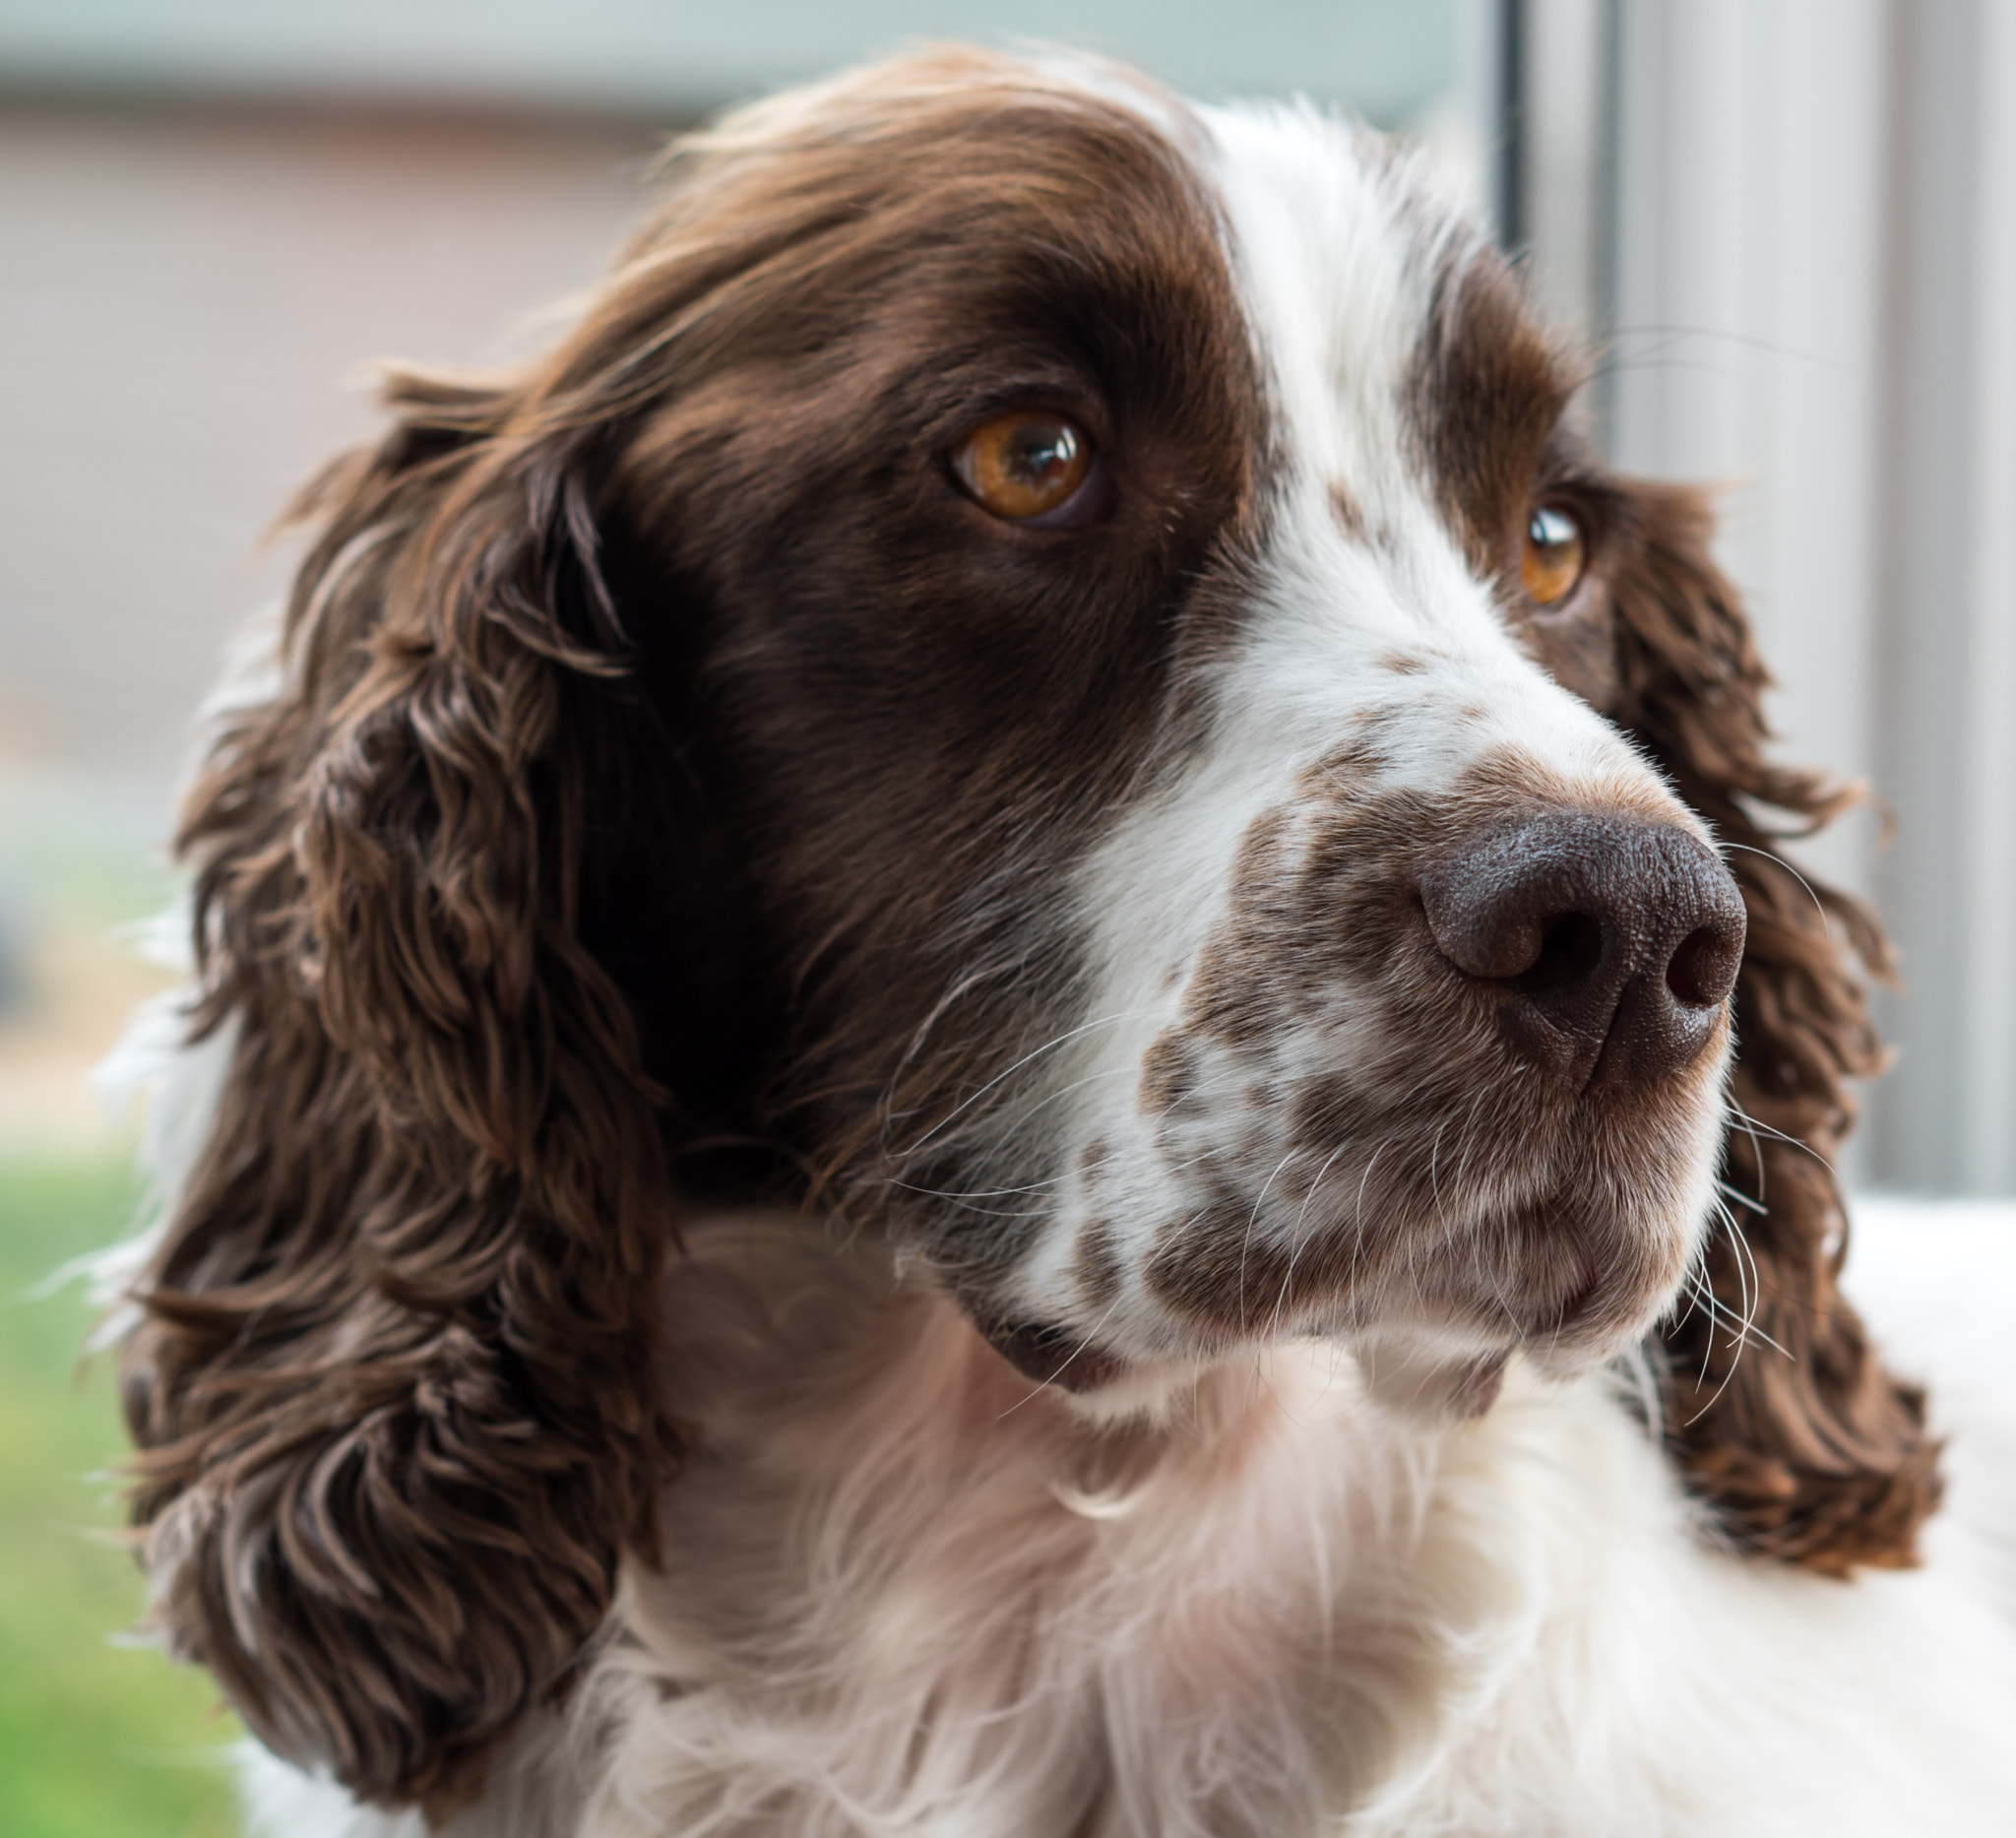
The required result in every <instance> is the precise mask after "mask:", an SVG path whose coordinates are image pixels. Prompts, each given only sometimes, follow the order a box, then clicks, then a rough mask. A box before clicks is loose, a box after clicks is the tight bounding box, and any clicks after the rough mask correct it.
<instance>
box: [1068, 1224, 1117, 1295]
mask: <svg viewBox="0 0 2016 1838" xmlns="http://www.w3.org/2000/svg"><path fill="white" fill-rule="evenodd" d="M1071 1280H1072V1282H1073V1283H1074V1284H1075V1285H1076V1286H1077V1289H1078V1293H1079V1295H1080V1296H1081V1297H1083V1298H1084V1299H1085V1302H1086V1305H1087V1306H1088V1307H1091V1308H1097V1309H1105V1308H1110V1307H1111V1306H1112V1305H1113V1301H1114V1299H1116V1298H1117V1297H1118V1296H1119V1294H1120V1284H1121V1280H1122V1275H1121V1268H1120V1253H1119V1249H1118V1247H1117V1245H1116V1244H1115V1243H1114V1240H1113V1228H1112V1223H1111V1222H1110V1221H1109V1220H1107V1219H1105V1218H1104V1217H1103V1216H1095V1217H1094V1218H1091V1219H1088V1220H1087V1221H1086V1222H1085V1224H1084V1225H1082V1226H1081V1227H1079V1229H1078V1242H1077V1244H1076V1245H1075V1246H1074V1247H1073V1250H1072V1254H1071Z"/></svg>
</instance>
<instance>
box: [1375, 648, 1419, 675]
mask: <svg viewBox="0 0 2016 1838" xmlns="http://www.w3.org/2000/svg"><path fill="white" fill-rule="evenodd" d="M1372 667H1373V668H1374V669H1375V670H1386V671H1388V672H1390V673H1391V674H1392V675H1395V676H1418V675H1419V674H1420V673H1421V672H1422V671H1423V670H1425V669H1426V668H1427V667H1428V661H1427V659H1425V658H1423V657H1422V656H1420V655H1419V653H1418V652H1413V651H1382V652H1380V654H1379V655H1378V656H1377V657H1376V658H1374V659H1373V660H1372Z"/></svg>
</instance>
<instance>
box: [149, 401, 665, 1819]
mask: <svg viewBox="0 0 2016 1838" xmlns="http://www.w3.org/2000/svg"><path fill="white" fill-rule="evenodd" d="M392 402H393V407H394V409H395V410H396V411H397V412H398V414H399V417H400V419H399V424H398V426H397V428H396V430H395V431H394V432H393V433H392V434H391V435H390V436H389V437H388V438H387V439H386V440H385V441H384V443H383V444H382V445H381V446H379V447H378V448H377V450H376V451H367V452H364V453H360V454H357V455H353V456H351V457H350V458H348V459H347V460H345V461H342V462H339V463H338V464H337V465H336V466H335V467H333V468H332V469H331V470H330V471H329V472H328V473H327V474H325V475H324V476H323V477H322V478H321V479H320V480H319V481H318V482H317V483H316V484H315V485H313V486H311V487H310V489H309V491H308V493H307V494H306V495H305V497H304V500H303V509H304V513H305V514H306V515H308V516H309V517H311V518H312V519H313V520H315V522H316V523H317V524H318V525H319V533H318V536H317V538H316V540H315V542H314V546H313V548H312V550H311V552H310V553H309V555H308V556H307V559H306V561H305V562H304V564H303V566H302V568H301V571H300V576H299V579H298V582H297V584H296V586H295V588H294V591H293V597H292V601H291V603H290V606H289V610H288V617H287V622H286V627H285V635H284V651H283V658H282V676H281V682H280V686H279V687H278V689H277V691H276V693H274V694H273V696H272V697H271V699H270V700H267V701H265V702H264V703H262V704H261V705H259V706H256V707H254V708H252V709H250V710H248V711H245V712H242V713H240V714H238V715H237V716H235V717H233V718H232V719H231V720H230V721H229V723H228V725H227V726H226V727H225V729H223V731H222V732H221V736H220V737H219V738H218V739H217V741H216V743H215V746H214V748H213V751H212V753H211V756H210V759H209V762H208V767H207V770H206V772H205V774H204V776H203V777H202V779H201V780H200V782H199V783H198V785H197V787H196V789H195V791H194V793H193V796H192V800H191V802H190V804H189V806H188V809H187V812H186V815H185V820H184V826H183V829H182V832H181V836H180V848H181V850H182V851H183V853H184V856H185V857H186V858H187V859H188V861H189V862H190V863H191V864H192V866H193V867H194V869H195V871H196V903H197V924H196V942H197V947H198V951H199V960H200V965H201V973H202V974H201V1000H200V1008H199V1010H198V1023H197V1025H198V1028H199V1030H202V1031H211V1030H217V1029H223V1028H230V1029H234V1030H235V1039H236V1046H235V1048H234V1058H233V1062H232V1065H231V1069H230V1073H229V1078H228V1083H227V1086H226V1088H225V1090H224V1092H223V1095H222V1097H221V1103H220V1105H219V1107H218V1109H217V1113H216V1116H215V1121H214V1124H213V1127H212V1134H211V1139H210V1141H209V1143H208V1146H207V1149H206V1150H205V1151H204V1153H203V1154H202V1156H201V1158H200V1159H199V1161H198V1163H197V1165H196V1167H195V1171H194V1173H193V1175H192V1176H191V1178H190V1179H189V1181H188V1182H187V1184H186V1186H185V1188H184V1190H183V1192H182V1193H181V1195H180V1198H179V1202H178V1204H177V1206H176V1210H175V1211H174V1214H173V1216H172V1217H171V1219H170V1221H169V1224H168V1229H167V1232H166V1235H165V1237H164V1239H163V1241H162V1243H161V1245H160V1247H159V1249H158V1253H157V1255H156V1256H155V1258H154V1260H153V1263H152V1265H151V1267H150V1268H149V1270H148V1271H147V1272H146V1274H145V1276H144V1278H143V1280H142V1282H141V1285H140V1300H141V1302H142V1318H141V1321H140V1323H139V1325H138V1327H137V1328H136V1329H135V1331H134V1332H133V1334H132V1336H131V1338H130V1340H129V1342H128V1347H127V1352H126V1356H125V1384H126V1402H127V1412H128V1417H129V1420H130V1422H131V1425H132V1428H133V1432H134V1435H135V1437H136V1439H137V1441H138V1442H139V1444H140V1446H141V1449H142V1451H143V1453H142V1455H141V1457H140V1459H139V1464H138V1476H139V1479H138V1484H137V1487H136V1489H135V1493H134V1501H133V1507H134V1514H135V1518H136V1520H137V1522H138V1523H139V1524H140V1525H142V1526H143V1527H145V1528H146V1538H145V1555H146V1560H147V1562H148V1565H149V1567H150V1569H151V1570H152V1573H153V1579H154V1584H155V1600H156V1609H155V1613H156V1616H157V1617H158V1623H159V1624H160V1625H161V1627H162V1628H163V1629H164V1631H165V1633H166V1635H167V1637H168V1639H169V1641H170V1643H171V1645H172V1646H173V1648H174V1649H175V1650H176V1651H177V1652H178V1653H180V1654H182V1655H184V1656H186V1657H189V1658H191V1659H195V1660H199V1661H201V1662H203V1663H204V1664H207V1665H208V1666H209V1667H210V1668H211V1669H212V1670H213V1671H214V1673H215V1674H216V1676H217V1677H218V1679H219V1680H221V1683H222V1685H223V1686H224V1688H225V1690H226V1692H227V1693H228V1695H229V1697H230V1698H231V1700H232V1702H233V1704H234V1705H235V1706H236V1707H237V1709H238V1710H239V1711H240V1712H241V1714H242V1715H243V1716H244V1718H245V1720H246V1722H247V1723H248V1724H249V1725H250V1726H251V1727H252V1729H253V1730H254V1731H255V1732H257V1734H258V1735H259V1736H260V1737H261V1738H262V1739H264V1740H265V1741H266V1742H267V1743H269V1744H270V1745H271V1746H273V1747H274V1748H275V1749H277V1750H279V1751H280V1752H281V1753H283V1754H285V1755H287V1756H290V1757H293V1758H296V1759H299V1760H302V1761H305V1762H310V1763H314V1764H317V1765H320V1766H323V1767H326V1768H328V1769H329V1770H330V1771H332V1772H333V1773H334V1774H335V1775H336V1776H337V1777H338V1778H340V1779H341V1780H342V1781H344V1782H345V1783H346V1784H347V1785H348V1786H349V1787H350V1788H351V1789H352V1790H354V1791H355V1792H357V1793H358V1794H360V1795H361V1796H362V1797H364V1798H365V1799H368V1800H374V1801H380V1802H386V1803H395V1802H402V1801H408V1800H418V1801H421V1802H422V1803H424V1804H427V1805H428V1806H431V1807H433V1808H434V1809H437V1810H438V1809H441V1808H443V1807H445V1806H450V1805H452V1804H454V1802H455V1801H456V1800H457V1799H458V1798H459V1797H460V1796H462V1795H465V1794H466V1793H468V1792H469V1791H470V1790H471V1789H472V1787H473V1784H474V1783H475V1781H476V1780H477V1779H478V1778H479V1777H480V1773H481V1770H482V1766H483V1763H484V1760H485V1757H486V1754H487V1752H488V1751H489V1750H490V1749H491V1748H492V1747H494V1745H495V1743H497V1742H498V1740H499V1739H500V1738H501V1737H502V1736H503V1735H504V1733H506V1732H507V1731H508V1730H510V1728H511V1727H512V1726H513V1725H514V1724H515V1723H516V1722H517V1721H518V1720H519V1719H520V1718H521V1717H522V1716H524V1715H525V1714H526V1713H527V1712H528V1711H529V1710H531V1709H533V1708H535V1707H536V1706H538V1705H540V1704H542V1703H545V1702H548V1701H551V1700H552V1699H554V1698H555V1697H556V1696H558V1695H559V1694H561V1693H562V1692H564V1691H565V1689H566V1688H567V1686H568V1684H569V1682H570V1680H571V1679H572V1677H573V1676H574V1674H575V1673H576V1672H577V1670H578V1669H579V1665H580V1662H581V1659H582V1656H583V1654H584V1650H585V1649H586V1648H587V1647H588V1645H589V1644H590V1643H591V1642H592V1641H593V1639H594V1638H595V1636H596V1633H597V1629H598V1627H599V1625H600V1623H601V1622H602V1620H603V1618H604V1616H605V1613H606V1611H607V1608H608V1605H609V1601H610V1597H611V1592H612V1590H613V1587H614V1583H615V1575H616V1562H617V1552H618V1549H619V1547H621V1546H623V1545H625V1544H627V1543H630V1542H632V1541H635V1542H637V1543H640V1544H642V1543H647V1542H648V1538H649V1521H650V1514H651V1502H652V1499H653V1495H654V1489H655V1484H656V1482H657V1481H658V1479H659V1478H660V1477H661V1476H662V1472H663V1462H664V1457H665V1455H666V1453H667V1451H668V1449H669V1446H670V1443H669V1438H668V1436H667V1434H666V1432H665V1428H664V1426H663V1425H662V1423H661V1422H660V1420H659V1418H658V1416H657V1414H656V1407H655V1405H654V1404H653V1403H652V1401H651V1399H650V1395H649V1384H648V1373H649V1366H650V1361H651V1353H652V1314H653V1305H654V1295H655V1291H656V1287H657V1286H656V1282H655V1276H656V1273H657V1271H658V1269H659V1266H660V1262H661V1257H662V1245H663V1243H664V1241H665V1239H666V1238H667V1236H668V1234H669V1226H668V1209H667V1197H666V1179H665V1173H664V1160H665V1158H664V1151H663V1149H662V1143H661V1134H660V1126H659V1118H658V1113H657V1110H658V1106H657V1093H656V1092H655V1090H654V1088H653V1086H652V1084H651V1082H650V1080H649V1079H648V1078H647V1076H646V1073H645V1070H644V1065H643V1059H642V1052H641V1047H640V1043H639V1040H638V1037H637V1030H636V1028H635V1026H634V1025H633V1022H632V1019H631V1016H630V1013H629V1011H628V1009H627V1008H626V1005H625V1002H624V1000H623V997H622V995H621V994H620V992H619V991H618V989H617V988H616V987H615V986H614V984H613V983H612V982H610V980H609V979H608V977H607V976H605V975H604V973H603V971H602V970H601V969H600V968H599V966H598V964H597V962H596V961H595V959H594V958H593V957H592V956H591V955H590V953H589V951H588V949H587V948H586V946H585V944H584V943H583V940H582V935H581V909H582V903H583V900H584V898H585V897H586V893H585V890H586V889H587V888H588V884H589V882H590V881H591V880H592V879H593V877H594V876H595V875H596V874H597V873H598V872H602V871H604V870H603V869H600V868H599V865H598V864H599V862H601V861H602V860H603V858H604V856H606V854H607V847H608V845H607V839H608V838H610V837H620V836H622V835H623V834H624V833H625V831H626V829H627V828H628V827H629V822H630V819H629V817H628V816H626V811H625V808H624V804H623V801H622V800H623V798H624V796H625V795H626V792H625V788H626V786H628V785H630V784H631V783H632V781H633V778H634V777H635V776H636V772H637V770H639V762H637V761H636V760H635V759H634V758H630V759H626V758H625V757H624V756H625V753H626V741H634V738H635V734H636V732H637V725H638V722H639V720H640V719H642V718H641V716H640V715H639V713H638V707H637V704H636V702H635V699H634V697H633V694H632V692H631V690H630V689H629V687H628V685H627V682H626V679H625V675H624V668H623V661H624V641H623V637H622V634H621V633H620V631H619V630H618V629H617V626H616V623H615V618H614V613H613V609H612V607H611V605H610V603H609V601H608V598H607V595H606V593H605V591H604V589H603V587H602V585H601V577H600V575H599V568H598V553H597V546H598V539H597V531H596V525H595V518H594V515H593V504H592V501H593V493H594V484H595V466H596V455H595V453H594V451H593V449H592V446H591V445H590V444H589V443H590V441H591V440H592V435H591V434H589V433H584V432H581V431H579V430H580V428H581V426H582V424H583V418H582V417H580V416H579V415H575V416H573V417H571V420H572V424H573V428H574V431H569V420H570V417H567V416H563V415H556V414H554V413H552V412H548V411H545V410H542V409H541V408H540V407H539V405H538V404H537V403H536V402H531V401H529V400H528V393H527V392H526V390H524V389H523V388H522V387H520V386H517V385H510V384H501V385H498V386H495V387H487V386H480V385H476V384H470V385H454V384H448V383H436V382H430V381H427V380H424V379H421V378H418V377H406V378H404V379H401V380H397V381H396V382H395V383H394V385H393V388H392Z"/></svg>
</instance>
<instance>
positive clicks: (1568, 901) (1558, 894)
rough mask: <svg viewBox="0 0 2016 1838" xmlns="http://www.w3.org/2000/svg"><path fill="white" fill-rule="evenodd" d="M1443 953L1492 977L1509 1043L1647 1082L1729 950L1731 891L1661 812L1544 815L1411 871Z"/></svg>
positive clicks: (1688, 1052)
mask: <svg viewBox="0 0 2016 1838" xmlns="http://www.w3.org/2000/svg"><path fill="white" fill-rule="evenodd" d="M1419 886H1420V894H1421V904H1422V906H1423V908H1424V909H1425V911H1426V913H1427V919H1428V929H1429V931H1430V932H1431V933H1432V934H1433V936H1434V940H1435V945H1436V948H1437V949H1438V950H1439V951H1440V952H1441V954H1442V955H1443V957H1445V958H1447V959H1448V961H1449V962H1450V963H1451V964H1453V965H1455V966H1456V968H1457V969H1458V970H1460V971H1462V972H1464V973H1465V975H1467V976H1470V977H1474V978H1476V979H1478V980H1479V982H1484V983H1489V984H1492V985H1495V987H1496V989H1497V990H1498V991H1499V993H1500V998H1501V1000H1502V1003H1503V1007H1502V1009H1501V1013H1502V1015H1503V1019H1504V1023H1505V1026H1506V1028H1507V1030H1508V1032H1509V1033H1510V1035H1511V1037H1512V1040H1513V1043H1514V1045H1515V1046H1517V1047H1518V1048H1519V1050H1520V1051H1521V1052H1522V1053H1523V1054H1524V1055H1525V1056H1526V1057H1527V1058H1529V1059H1531V1060H1533V1061H1535V1062H1536V1063H1538V1064H1540V1065H1543V1066H1545V1067H1547V1068H1548V1069H1549V1070H1551V1071H1554V1072H1558V1073H1560V1074H1563V1075H1565V1076H1575V1077H1589V1076H1591V1075H1592V1074H1593V1075H1594V1076H1596V1077H1598V1078H1601V1079H1609V1078H1613V1077H1615V1078H1623V1079H1627V1080H1651V1079H1657V1078H1661V1077H1664V1076H1666V1075H1667V1074H1670V1073H1673V1072H1677V1071H1679V1070H1681V1069H1682V1068H1683V1067H1685V1066H1687V1065H1690V1064H1691V1063H1692V1062H1693V1061H1694V1059H1695V1058H1696V1057H1698V1055H1699V1054H1700V1052H1701V1050H1702V1048H1703V1047H1705V1046H1707V1045H1708V1042H1709V1039H1710V1038H1711V1037H1712V1036H1713V1034H1714V1032H1715V1023H1716V1017H1717V1015H1718V1014H1719V1013H1720V1012H1721V1009H1722V1005H1723V1003H1724V1002H1725V1001H1726V1000H1727V999H1728V996H1729V992H1730V990H1731V989H1732V988H1733V987H1734V986H1735V980H1736V967H1737V966H1738V965H1739V964H1740V963H1741V962H1742V956H1743V898H1742V895H1741V894H1740V893H1739V892H1738V891H1737V889H1736V884H1735V881H1734V880H1733V878H1732V877H1731V875H1730V872H1729V870H1728V869H1727V868H1725V867H1724V866H1723V865H1722V863H1721V862H1720V861H1719V860H1717V859H1716V857H1715V856H1714V854H1713V853H1712V852H1711V851H1710V850H1708V849H1707V848H1705V847H1704V846H1703V845H1702V844H1701V843H1699V842H1697V841H1695V839H1694V838H1693V837H1692V836H1690V835H1688V834H1687V832H1686V831H1684V830H1682V829H1678V828H1676V827H1675V826H1673V825H1671V824H1662V823H1654V822H1643V821H1637V820H1633V819H1631V818H1619V817H1607V816H1593V815H1583V814H1576V813H1574V812H1566V811H1563V812H1550V813H1548V814H1546V815H1544V816H1538V817H1529V818H1527V819H1525V820H1524V821H1522V822H1519V823H1517V824H1515V825H1511V826H1508V827H1503V828H1499V829H1495V830H1493V831H1491V832H1489V833H1488V834H1486V835H1482V836H1480V837H1478V838H1476V839H1474V840H1473V841H1471V842H1470V843H1468V844H1466V845H1465V846H1463V847H1462V848H1460V849H1459V850H1457V851H1456V852H1455V853H1454V854H1453V855H1451V856H1447V857H1445V858H1444V859H1443V860H1441V861H1439V862H1437V863H1436V864H1435V865H1434V866H1433V867H1432V868H1430V869H1429V870H1428V871H1427V872H1426V873H1424V874H1423V875H1422V876H1421V877H1420V882H1419Z"/></svg>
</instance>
